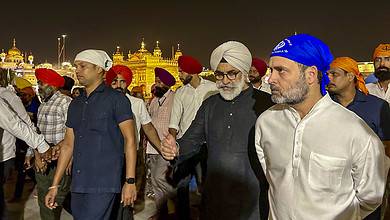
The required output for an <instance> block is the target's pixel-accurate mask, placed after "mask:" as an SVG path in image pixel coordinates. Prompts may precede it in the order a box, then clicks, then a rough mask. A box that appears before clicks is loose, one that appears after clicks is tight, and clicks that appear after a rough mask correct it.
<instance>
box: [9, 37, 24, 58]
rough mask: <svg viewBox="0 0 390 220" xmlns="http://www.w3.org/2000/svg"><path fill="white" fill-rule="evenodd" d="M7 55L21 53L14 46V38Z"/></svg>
mask: <svg viewBox="0 0 390 220" xmlns="http://www.w3.org/2000/svg"><path fill="white" fill-rule="evenodd" d="M8 55H21V52H20V50H19V49H18V48H16V40H15V38H14V40H13V45H12V48H11V49H9V50H8Z"/></svg>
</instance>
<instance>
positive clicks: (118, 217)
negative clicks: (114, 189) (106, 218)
mask: <svg viewBox="0 0 390 220" xmlns="http://www.w3.org/2000/svg"><path fill="white" fill-rule="evenodd" d="M133 211H134V210H133V207H131V206H125V207H123V204H122V203H121V194H120V193H118V194H116V198H115V202H114V206H113V209H112V213H111V218H110V220H133V219H134V217H133Z"/></svg>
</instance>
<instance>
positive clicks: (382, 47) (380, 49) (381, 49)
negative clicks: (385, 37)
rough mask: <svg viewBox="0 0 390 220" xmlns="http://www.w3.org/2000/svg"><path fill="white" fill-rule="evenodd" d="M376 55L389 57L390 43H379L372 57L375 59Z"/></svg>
mask: <svg viewBox="0 0 390 220" xmlns="http://www.w3.org/2000/svg"><path fill="white" fill-rule="evenodd" d="M378 56H385V57H390V44H379V45H378V46H377V47H376V48H375V50H374V54H373V55H372V59H373V60H375V58H376V57H378Z"/></svg>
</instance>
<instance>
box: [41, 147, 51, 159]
mask: <svg viewBox="0 0 390 220" xmlns="http://www.w3.org/2000/svg"><path fill="white" fill-rule="evenodd" d="M39 156H40V157H41V158H42V161H47V162H50V161H51V156H52V148H51V147H50V148H49V149H48V150H47V151H46V152H44V153H41V154H39Z"/></svg>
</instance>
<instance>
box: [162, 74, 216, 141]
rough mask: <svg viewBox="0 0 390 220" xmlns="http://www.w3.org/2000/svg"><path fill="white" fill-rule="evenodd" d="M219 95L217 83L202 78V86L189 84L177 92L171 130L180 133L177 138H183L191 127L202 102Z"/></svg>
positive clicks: (170, 124) (170, 123)
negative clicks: (195, 86)
mask: <svg viewBox="0 0 390 220" xmlns="http://www.w3.org/2000/svg"><path fill="white" fill-rule="evenodd" d="M217 93H218V89H217V87H216V85H215V83H214V82H211V81H209V80H205V79H202V78H200V84H199V86H198V87H197V88H194V87H192V86H191V85H190V84H189V83H188V84H187V85H185V86H183V87H181V88H179V89H177V90H176V93H175V97H174V100H173V107H172V113H171V119H170V122H169V128H174V129H176V130H177V131H178V135H177V138H180V137H182V136H183V134H184V133H185V132H186V131H187V129H188V128H189V127H190V125H191V122H192V120H194V118H195V116H196V113H197V112H198V109H199V108H200V106H201V105H202V102H203V101H204V100H206V99H207V98H208V97H210V96H211V95H214V94H217Z"/></svg>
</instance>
